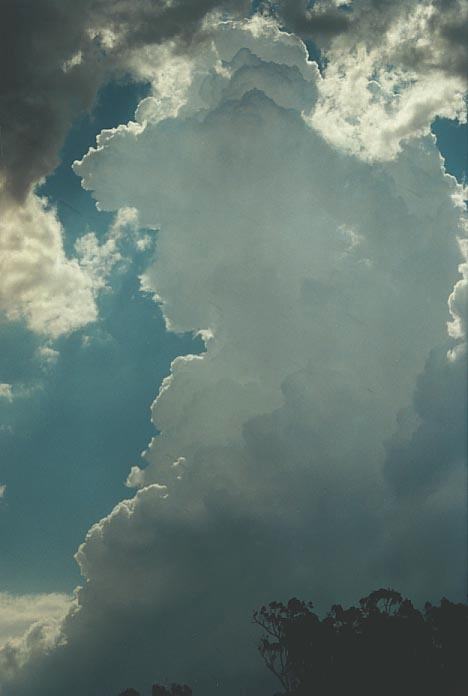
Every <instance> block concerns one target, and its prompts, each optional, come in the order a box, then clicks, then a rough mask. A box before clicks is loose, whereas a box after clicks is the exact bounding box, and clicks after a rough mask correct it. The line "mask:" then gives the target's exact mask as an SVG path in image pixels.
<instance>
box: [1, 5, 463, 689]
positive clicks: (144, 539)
mask: <svg viewBox="0 0 468 696" xmlns="http://www.w3.org/2000/svg"><path fill="white" fill-rule="evenodd" d="M163 59H166V61H167V62H166V63H165V66H166V72H165V70H164V69H162V68H164V66H163V65H161V61H162V60H163ZM139 61H140V62H139V66H140V67H139V69H140V70H142V71H143V70H145V71H146V74H147V75H151V73H152V64H153V61H158V62H157V64H158V66H159V71H154V74H155V75H157V78H156V80H155V83H154V92H153V95H152V96H150V97H148V98H147V99H145V100H144V101H143V102H142V103H141V104H140V106H139V108H138V111H137V114H136V121H135V122H134V123H130V124H128V125H127V126H120V127H119V128H117V129H114V130H110V131H104V132H103V133H102V134H101V136H100V137H99V139H98V143H97V147H96V148H92V149H91V150H90V151H89V152H88V154H87V155H86V156H85V157H84V158H83V160H82V161H81V162H77V163H76V164H75V171H76V172H77V174H79V175H80V176H81V177H82V180H83V185H84V186H85V188H87V189H90V190H91V191H92V193H93V195H94V196H95V198H96V200H97V201H98V202H99V205H100V207H101V208H103V209H105V210H117V209H120V208H122V207H130V208H131V209H135V210H136V211H138V216H139V220H140V224H141V225H143V226H150V227H153V228H158V229H160V231H159V234H158V241H157V260H156V261H155V263H154V265H153V266H152V267H151V268H149V269H148V270H147V272H146V273H145V274H144V276H143V278H142V285H143V289H144V290H145V291H146V292H151V293H152V294H153V295H154V297H155V300H156V301H157V302H159V303H160V304H161V307H162V310H163V313H164V316H165V318H166V322H167V326H168V328H169V329H170V330H172V331H178V332H182V331H192V332H196V333H199V334H200V335H201V336H202V337H203V339H204V341H205V344H206V352H205V353H203V354H202V355H200V356H182V357H180V358H178V359H177V360H175V362H174V363H173V366H172V373H171V375H170V376H169V377H168V378H167V379H166V380H165V382H164V383H163V385H162V387H161V389H160V392H159V395H158V397H157V399H156V401H155V403H154V405H153V421H154V424H155V427H156V428H157V429H158V431H159V434H158V436H157V437H155V438H154V440H153V441H152V442H151V443H150V445H149V447H148V449H147V451H146V452H145V454H144V460H145V461H144V465H143V467H135V468H133V469H132V472H131V474H130V477H129V485H130V486H136V487H138V488H139V489H140V490H139V491H138V493H137V494H136V496H135V497H134V498H132V499H131V500H128V501H124V502H122V503H121V504H120V505H118V506H117V507H116V508H115V510H114V511H113V512H112V514H111V515H109V516H108V517H107V518H105V519H103V520H101V521H100V522H99V523H97V524H96V525H95V526H94V527H92V529H91V530H90V531H89V533H88V536H87V538H86V541H85V542H84V544H83V545H82V546H81V548H80V549H79V551H78V554H77V560H78V562H79V564H80V567H81V570H82V572H83V575H84V578H85V583H84V587H83V588H82V589H81V590H80V591H79V593H78V598H77V604H76V606H75V607H74V609H73V610H72V612H71V613H70V614H69V615H68V617H67V618H66V620H65V621H64V622H63V624H62V628H61V634H60V636H59V637H58V638H57V639H56V641H57V646H56V649H55V650H52V651H50V649H49V647H48V646H49V642H50V641H49V642H47V641H46V640H45V638H44V636H41V638H40V640H39V639H38V641H36V643H34V649H32V648H31V650H30V659H29V661H26V662H25V663H24V664H23V666H20V667H19V668H18V669H16V670H15V669H12V668H11V664H16V663H15V662H14V659H13V657H12V654H11V652H10V653H9V654H8V656H4V658H5V660H6V659H8V660H9V665H10V669H9V672H8V674H9V675H10V676H9V679H10V681H9V683H8V684H7V686H6V687H5V689H6V692H5V693H8V696H29V695H30V694H33V693H34V694H35V696H38V695H39V696H42V693H44V694H47V695H48V696H59V695H61V694H63V693H64V692H66V693H67V694H69V696H75V694H76V696H78V694H83V693H86V694H90V695H94V694H96V696H97V694H99V695H102V694H106V695H107V694H109V696H110V695H111V694H113V693H117V692H118V689H119V688H120V687H121V686H124V685H125V684H127V683H133V684H135V686H137V687H143V686H144V685H145V684H147V683H149V682H150V681H151V679H155V678H158V679H160V680H164V679H167V680H169V681H170V680H179V681H186V682H189V683H192V684H193V685H194V686H195V687H196V689H197V692H198V693H200V694H204V695H205V696H209V695H210V694H215V693H219V690H220V689H222V693H223V694H225V695H226V696H230V695H231V694H232V695H234V694H238V693H239V691H240V690H242V689H243V693H245V694H252V696H253V695H254V694H255V696H259V694H262V693H264V692H266V693H268V692H269V686H268V684H266V683H265V682H264V681H263V680H264V676H262V671H261V666H260V663H259V661H258V660H257V658H256V656H255V648H254V644H255V636H254V634H253V633H252V628H251V626H250V625H249V615H250V612H251V610H252V609H253V608H254V607H255V606H257V605H258V604H259V603H261V602H264V601H269V600H271V599H282V598H286V597H288V596H290V595H302V596H307V597H311V598H313V599H314V600H315V602H316V603H317V605H318V606H319V608H320V607H324V606H326V605H327V604H329V602H331V601H335V600H337V599H339V600H340V601H348V600H355V599H356V598H357V597H358V596H361V595H363V594H365V593H366V592H367V591H368V590H370V589H372V588H374V587H375V586H378V585H382V584H383V585H389V584H397V585H398V587H399V589H401V590H402V591H403V592H404V593H407V594H409V595H410V596H412V597H413V598H414V599H416V600H417V601H421V600H422V599H428V598H433V599H436V598H438V597H439V596H440V595H441V594H446V595H448V596H449V597H451V598H453V599H461V598H462V597H463V596H464V591H465V587H464V570H465V562H466V559H465V558H464V553H465V545H464V542H463V535H464V530H465V526H464V525H465V522H464V505H465V500H464V490H465V489H464V488H463V486H462V485H461V483H463V481H464V478H465V468H464V467H465V464H464V458H465V451H464V441H463V426H462V425H461V424H459V425H457V427H455V428H454V429H453V430H452V431H451V434H452V436H453V438H454V439H453V440H450V444H449V443H448V441H447V432H446V429H445V425H444V424H448V423H449V421H450V422H452V420H453V419H450V413H451V409H455V408H457V407H458V398H459V393H460V388H459V389H458V391H457V390H454V389H452V388H451V387H447V385H450V384H452V385H453V384H458V382H457V380H456V377H455V376H454V374H455V372H454V371H456V372H457V374H459V373H458V370H459V369H460V365H461V361H460V355H459V351H456V350H453V348H454V341H455V340H456V341H459V338H460V336H461V333H460V332H461V328H460V329H459V324H460V326H461V319H460V321H459V320H458V318H459V316H460V312H461V311H462V310H461V309H460V304H459V302H458V299H457V298H459V297H460V293H461V292H462V291H461V290H460V287H464V285H463V286H461V285H460V278H459V274H458V268H457V267H458V264H459V263H460V261H461V258H460V248H459V244H458V242H457V235H458V236H462V235H463V229H462V228H461V226H460V225H461V223H460V215H461V208H460V207H457V200H459V198H460V187H459V186H458V185H457V184H456V182H455V181H454V179H453V178H451V177H449V176H447V175H445V174H444V172H443V168H442V166H441V165H442V162H441V158H440V156H439V154H438V152H437V150H436V147H435V143H434V140H433V138H432V136H427V135H426V136H425V137H417V136H419V135H420V134H421V133H424V132H425V130H426V126H427V124H428V122H429V120H430V119H431V118H432V114H433V112H432V111H431V110H428V111H426V112H425V113H426V117H427V119H428V121H427V122H426V123H425V125H424V128H420V127H419V125H418V126H417V127H415V128H414V129H413V131H412V132H411V133H409V132H408V131H405V137H404V138H402V137H401V134H400V131H399V130H398V129H396V130H395V131H393V130H392V129H389V130H388V142H386V144H385V147H384V148H381V147H379V148H377V151H376V150H375V148H373V147H368V148H364V147H363V146H361V145H362V144H363V143H365V142H370V143H372V141H373V140H374V141H375V140H376V139H377V138H378V135H377V133H376V132H375V129H376V128H377V124H376V123H374V122H372V123H370V124H368V128H369V133H370V135H371V136H372V137H371V138H370V140H369V139H368V138H367V137H364V135H361V136H360V140H359V143H361V145H360V146H359V147H356V148H351V147H348V144H347V143H344V145H343V146H342V147H339V145H340V143H339V142H338V141H339V138H338V137H331V136H330V133H329V131H327V129H326V128H325V125H324V120H323V119H324V117H323V108H322V107H323V103H324V102H323V99H324V95H325V96H326V88H325V84H326V81H327V77H325V79H323V78H322V77H321V76H320V74H319V71H318V69H317V67H316V65H315V64H314V63H310V62H308V60H307V53H306V49H305V46H304V45H303V44H302V42H301V41H300V40H299V39H298V38H296V37H294V36H291V35H289V34H286V33H281V32H280V31H279V30H278V29H277V27H276V25H275V24H274V23H273V22H272V21H271V20H262V19H259V18H258V17H256V18H254V19H253V20H251V21H249V22H244V23H238V24H236V23H232V22H222V21H219V22H218V23H217V24H216V25H211V27H210V33H209V37H208V38H207V39H206V42H205V43H203V42H200V43H198V44H197V46H195V47H194V50H193V52H192V54H191V55H190V57H185V58H184V57H183V56H181V55H180V54H179V55H177V56H172V57H171V56H169V57H168V56H167V55H166V54H164V51H161V50H160V49H157V50H156V49H154V50H146V51H145V53H144V55H142V54H140V56H139ZM145 61H146V63H145ZM174 61H175V63H174ZM175 64H177V68H178V69H177V71H176V72H175V71H174V70H173V68H174V65H175ZM175 74H177V75H178V79H174V80H173V79H164V75H166V76H167V75H171V76H172V75H175ZM368 84H370V83H368ZM359 94H360V92H359V91H358V92H357V95H359ZM456 98H457V97H454V99H456ZM395 99H397V98H395ZM397 101H399V100H398V99H397ZM391 106H392V108H395V110H397V108H398V107H397V106H394V107H393V105H391ZM337 108H338V107H337ZM321 110H322V111H321ZM317 113H318V115H317ZM395 113H396V111H395ZM356 123H357V124H358V125H359V123H360V121H359V120H358V121H357V122H356ZM418 123H419V122H418ZM354 126H355V127H356V128H357V126H356V124H354ZM361 126H362V119H361ZM360 132H361V131H360ZM324 136H325V137H324ZM410 136H411V137H410ZM340 137H341V136H340ZM346 137H347V138H351V140H352V136H350V135H349V134H347V135H346ZM350 150H351V151H352V152H353V153H354V154H350ZM356 155H358V156H356ZM456 283H458V285H456V288H455V290H453V288H454V286H455V284H456ZM451 293H452V295H451ZM449 295H451V297H452V299H451V301H450V308H451V312H452V317H453V318H454V321H455V323H456V325H457V328H456V332H457V335H456V336H455V338H454V339H453V340H452V342H450V341H449V339H448V338H447V321H449V320H450V314H449V307H448V304H447V300H448V297H449ZM457 322H458V323H457ZM454 331H455V329H452V333H453V332H454ZM449 349H452V352H451V353H450V357H449V356H448V350H449ZM415 388H416V390H415ZM441 395H442V396H443V398H445V399H446V401H445V403H446V405H447V409H448V411H447V413H446V417H445V420H444V419H442V420H440V418H439V416H438V405H437V404H438V403H439V400H440V398H441ZM457 395H458V396H457ZM434 422H436V423H438V427H439V430H438V431H437V432H434V429H433V428H432V427H431V424H433V423H434ZM431 438H435V439H436V441H437V447H435V446H434V441H433V440H431ZM428 453H430V454H431V459H428V457H427V455H428ZM447 455H449V456H447ZM29 640H30V642H31V638H29ZM44 646H45V647H44ZM21 650H23V652H22V653H21V652H20V654H21V655H24V653H25V651H26V652H27V650H28V648H27V646H26V647H24V646H23V647H22V648H21ZM18 651H20V648H18ZM17 662H18V664H19V662H21V661H17ZM32 680H34V681H32ZM38 685H40V686H39V687H38ZM38 688H39V692H38Z"/></svg>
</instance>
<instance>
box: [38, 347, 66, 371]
mask: <svg viewBox="0 0 468 696" xmlns="http://www.w3.org/2000/svg"><path fill="white" fill-rule="evenodd" d="M37 354H38V357H39V359H40V361H41V363H42V364H43V365H44V366H45V367H51V366H52V365H55V363H56V362H57V360H58V358H59V355H60V353H59V352H58V350H54V349H53V348H51V347H50V346H41V347H40V348H39V349H38V351H37Z"/></svg>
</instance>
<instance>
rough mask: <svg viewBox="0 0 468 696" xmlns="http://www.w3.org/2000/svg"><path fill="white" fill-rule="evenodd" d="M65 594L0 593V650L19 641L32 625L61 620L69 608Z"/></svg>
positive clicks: (69, 600) (70, 599)
mask: <svg viewBox="0 0 468 696" xmlns="http://www.w3.org/2000/svg"><path fill="white" fill-rule="evenodd" d="M71 601H72V598H71V597H70V596H69V595H66V594H60V593H50V594H26V595H15V594H9V593H7V592H0V649H1V648H2V647H5V644H6V643H7V642H8V641H11V640H17V639H20V638H21V637H22V636H23V635H24V633H25V632H26V631H27V630H29V629H30V628H31V626H32V625H33V624H36V623H44V622H46V621H50V620H52V621H58V620H59V619H62V618H63V617H64V615H65V614H66V613H67V612H68V610H69V609H70V606H71Z"/></svg>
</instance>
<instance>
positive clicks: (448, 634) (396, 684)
mask: <svg viewBox="0 0 468 696" xmlns="http://www.w3.org/2000/svg"><path fill="white" fill-rule="evenodd" d="M253 619H254V622H255V623H256V624H258V625H259V626H260V627H261V628H262V629H263V631H264V635H263V637H262V639H261V641H260V645H259V650H260V653H261V655H262V657H263V659H264V661H265V664H266V665H267V667H268V668H269V669H270V670H271V671H272V672H273V674H275V675H276V677H277V678H278V679H279V681H280V683H281V686H282V689H283V691H282V693H283V694H288V695H289V694H290V695H294V696H311V695H312V694H317V695H318V694H320V696H338V694H339V695H340V696H341V695H342V694H354V693H356V694H359V695H360V696H375V695H376V694H379V696H396V695H398V696H436V695H437V696H442V694H443V695H444V696H462V695H463V696H466V694H468V688H467V685H468V668H467V664H468V660H467V656H468V651H467V647H468V606H466V605H464V604H453V603H451V602H449V601H448V600H446V599H443V600H442V601H441V603H440V605H439V606H432V605H431V604H429V603H428V604H426V606H425V608H424V611H423V612H420V611H418V610H417V609H415V607H414V606H413V605H412V603H411V602H410V601H409V600H407V599H404V598H403V597H402V596H401V595H400V594H399V593H398V592H395V591H394V590H388V589H381V590H376V591H375V592H372V593H371V594H370V595H369V596H368V597H365V598H363V599H361V601H360V602H359V606H358V607H350V608H348V609H343V607H342V606H340V605H335V606H333V607H332V608H331V610H330V611H329V613H328V614H327V616H326V617H325V618H323V619H320V618H319V617H318V616H317V614H315V613H314V612H313V605H312V604H311V603H310V602H309V603H308V602H302V601H300V600H298V599H291V600H290V601H289V602H288V603H287V604H282V603H279V602H272V603H271V604H269V605H268V606H266V607H265V606H264V607H262V608H261V609H260V610H258V611H256V612H255V613H254V617H253Z"/></svg>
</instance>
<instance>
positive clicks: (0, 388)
mask: <svg viewBox="0 0 468 696" xmlns="http://www.w3.org/2000/svg"><path fill="white" fill-rule="evenodd" d="M0 399H6V401H13V390H12V388H11V384H5V383H2V384H0Z"/></svg>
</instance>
